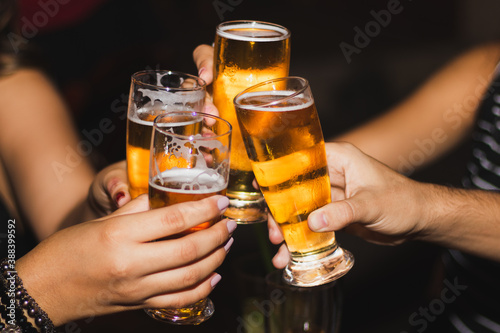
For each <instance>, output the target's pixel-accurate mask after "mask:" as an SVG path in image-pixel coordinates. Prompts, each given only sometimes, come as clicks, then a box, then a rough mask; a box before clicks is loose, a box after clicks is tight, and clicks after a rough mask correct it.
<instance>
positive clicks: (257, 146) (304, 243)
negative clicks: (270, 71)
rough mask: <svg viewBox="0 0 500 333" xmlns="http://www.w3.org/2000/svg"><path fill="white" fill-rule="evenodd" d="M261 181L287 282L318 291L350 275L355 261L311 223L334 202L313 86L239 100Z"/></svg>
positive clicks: (293, 83)
mask: <svg viewBox="0 0 500 333" xmlns="http://www.w3.org/2000/svg"><path fill="white" fill-rule="evenodd" d="M234 104H235V107H236V114H237V118H238V122H239V125H240V128H241V133H242V136H243V141H244V143H245V147H246V150H247V153H248V156H249V158H250V160H251V161H252V169H253V172H254V174H255V178H256V179H257V182H258V183H259V186H260V189H261V191H262V193H263V194H264V198H265V200H266V202H267V205H268V207H269V210H270V212H271V214H272V216H273V218H274V220H275V221H276V222H277V223H278V225H279V227H280V230H281V233H282V234H283V237H284V239H285V243H286V245H287V247H288V250H289V251H290V254H291V260H290V262H289V264H288V266H287V267H286V268H285V270H284V278H285V280H286V281H287V282H288V283H290V284H292V285H296V286H316V285H321V284H325V283H327V282H330V281H333V280H335V279H337V278H339V277H340V276H342V275H344V274H345V273H347V272H348V271H349V270H350V269H351V267H352V265H353V263H354V258H353V256H352V255H351V253H349V252H348V251H345V250H343V249H342V248H341V247H339V246H338V244H337V241H336V239H335V233H334V232H321V233H317V232H312V231H311V230H310V229H309V227H308V225H307V217H308V216H309V214H310V213H311V212H313V211H314V210H316V209H318V208H320V207H322V206H324V205H326V204H328V203H330V202H331V189H330V179H329V175H328V166H327V160H326V152H325V143H324V139H323V133H322V130H321V125H320V122H319V118H318V114H317V111H316V107H315V105H314V99H313V96H312V93H311V89H310V87H309V83H308V81H307V80H305V79H303V78H299V77H287V78H278V79H274V80H269V81H266V82H263V83H261V84H258V85H255V86H253V87H250V88H248V89H246V90H244V91H243V92H241V93H240V94H238V95H237V96H236V97H235V99H234Z"/></svg>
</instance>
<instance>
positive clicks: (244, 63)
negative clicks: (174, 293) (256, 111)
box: [213, 21, 290, 224]
mask: <svg viewBox="0 0 500 333" xmlns="http://www.w3.org/2000/svg"><path fill="white" fill-rule="evenodd" d="M289 66H290V31H289V30H288V29H287V28H285V27H282V26H280V25H277V24H273V23H267V22H258V21H228V22H224V23H221V24H220V25H219V26H218V27H217V29H216V36H215V44H214V81H213V101H214V104H215V106H216V107H217V109H218V110H219V113H220V116H221V117H222V118H224V119H226V120H228V121H229V122H230V123H231V125H233V149H232V154H231V174H230V177H229V185H228V188H227V196H228V198H229V200H230V204H229V208H228V209H227V210H226V212H225V215H226V216H227V217H229V218H231V219H233V220H235V221H236V222H238V223H240V224H249V223H256V222H264V221H267V214H268V213H267V208H266V203H265V201H264V198H263V197H262V193H261V192H260V191H259V190H258V189H256V188H255V186H253V182H254V179H255V177H254V175H253V173H252V167H251V164H250V160H249V159H248V156H247V154H246V151H245V145H244V144H243V139H242V136H241V132H240V127H239V125H238V121H237V119H236V114H235V110H234V105H233V99H234V97H235V96H236V95H237V94H238V93H239V92H240V91H242V90H243V89H245V88H248V87H250V86H252V85H254V84H257V83H260V82H262V81H266V80H269V79H272V78H278V77H283V76H287V75H288V71H289Z"/></svg>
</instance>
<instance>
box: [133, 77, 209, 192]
mask: <svg viewBox="0 0 500 333" xmlns="http://www.w3.org/2000/svg"><path fill="white" fill-rule="evenodd" d="M204 98H205V82H204V81H203V80H201V79H199V78H198V77H196V76H193V75H189V74H184V73H180V72H172V71H164V70H149V71H141V72H137V73H135V74H134V75H133V76H132V83H131V88H130V98H129V105H128V112H127V143H126V154H127V177H128V181H129V190H130V195H131V197H132V198H135V197H137V196H139V195H140V194H143V193H148V182H149V180H148V173H149V148H150V145H151V132H152V128H153V120H154V119H155V118H156V117H157V116H158V115H161V114H164V113H168V112H172V111H180V110H186V111H192V110H194V111H199V110H201V108H202V106H203V103H204Z"/></svg>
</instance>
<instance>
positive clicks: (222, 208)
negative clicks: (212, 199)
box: [217, 197, 229, 213]
mask: <svg viewBox="0 0 500 333" xmlns="http://www.w3.org/2000/svg"><path fill="white" fill-rule="evenodd" d="M228 206H229V199H228V198H227V197H222V198H220V199H219V201H217V207H219V210H220V211H221V213H224V212H225V211H226V209H227V207H228Z"/></svg>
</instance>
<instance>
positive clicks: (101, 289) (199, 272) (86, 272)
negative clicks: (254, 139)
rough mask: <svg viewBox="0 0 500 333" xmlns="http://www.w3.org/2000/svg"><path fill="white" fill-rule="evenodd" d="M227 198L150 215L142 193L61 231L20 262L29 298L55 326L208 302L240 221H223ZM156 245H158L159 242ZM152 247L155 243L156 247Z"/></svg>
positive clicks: (189, 204) (19, 268)
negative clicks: (208, 223) (204, 225)
mask: <svg viewBox="0 0 500 333" xmlns="http://www.w3.org/2000/svg"><path fill="white" fill-rule="evenodd" d="M227 205H228V199H227V198H226V197H222V196H212V197H209V198H206V199H203V200H200V201H196V202H185V203H182V204H178V205H173V206H170V207H165V208H159V209H154V210H148V200H147V196H146V195H142V196H140V197H138V198H137V199H135V200H133V201H132V202H130V203H129V204H127V205H125V206H124V207H122V208H120V209H118V210H117V211H116V212H114V213H113V214H111V215H109V216H107V217H104V218H101V219H98V220H94V221H90V222H86V223H81V224H78V225H75V226H72V227H69V228H66V229H63V230H61V231H59V232H57V233H55V234H54V235H52V236H50V237H49V238H47V239H46V240H44V241H43V242H41V243H40V244H39V245H38V246H37V247H36V248H35V249H33V250H32V251H31V252H29V253H28V254H27V255H25V256H24V257H22V258H21V259H19V260H18V262H17V265H16V266H17V271H18V274H19V276H20V277H21V278H22V279H23V282H24V286H25V287H26V289H27V291H28V293H29V294H30V295H31V296H32V297H33V298H34V299H35V300H36V301H37V302H38V304H39V305H40V307H41V308H42V309H44V310H45V311H46V312H47V314H48V315H49V317H50V318H51V319H52V320H53V322H54V324H55V325H61V324H63V323H66V322H69V321H71V320H76V319H80V318H87V317H91V316H95V315H104V314H109V313H114V312H118V311H123V310H130V309H139V308H149V307H152V308H163V307H180V306H185V305H188V304H190V303H193V302H196V301H198V300H200V299H202V298H204V297H206V296H207V295H208V294H209V293H210V292H211V290H212V289H213V287H214V286H215V284H216V283H217V282H218V281H219V280H220V276H219V275H218V274H216V273H213V272H214V270H215V269H216V268H217V267H218V266H219V265H220V264H221V263H222V262H223V260H224V258H225V256H226V253H227V251H228V250H229V247H230V246H231V244H232V241H233V239H232V238H231V239H230V236H231V234H232V233H233V231H234V229H235V228H236V223H235V222H234V221H230V220H223V221H221V222H218V223H216V224H214V225H213V226H212V227H210V228H208V229H205V230H201V231H197V232H194V233H191V234H188V235H186V236H183V237H180V238H172V239H165V238H167V237H169V236H172V235H176V234H179V233H180V232H182V231H185V230H187V229H189V228H191V227H194V226H196V225H198V224H200V223H203V222H205V221H207V220H210V219H212V218H216V217H217V216H220V214H221V213H222V212H223V211H224V210H225V209H226V208H227ZM155 240H156V241H155ZM153 241H155V242H153Z"/></svg>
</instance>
